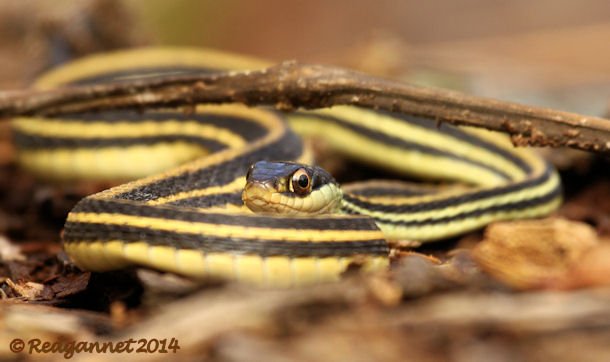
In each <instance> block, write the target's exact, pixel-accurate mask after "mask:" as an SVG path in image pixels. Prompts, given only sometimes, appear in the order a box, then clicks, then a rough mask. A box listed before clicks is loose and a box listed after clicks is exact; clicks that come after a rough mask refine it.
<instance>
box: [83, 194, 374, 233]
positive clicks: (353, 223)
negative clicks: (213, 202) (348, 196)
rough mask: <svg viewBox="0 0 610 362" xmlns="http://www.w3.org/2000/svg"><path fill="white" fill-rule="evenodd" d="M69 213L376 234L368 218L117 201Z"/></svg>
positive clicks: (88, 202) (90, 202) (90, 203)
mask: <svg viewBox="0 0 610 362" xmlns="http://www.w3.org/2000/svg"><path fill="white" fill-rule="evenodd" d="M72 212H83V213H111V214H122V215H133V216H142V217H152V218H161V219H168V220H181V221H191V222H202V223H209V224H219V225H222V224H224V225H235V226H248V227H261V226H262V227H266V228H276V229H315V230H318V229H324V230H379V228H378V227H377V226H376V224H375V222H374V220H373V219H372V218H370V217H368V216H365V217H345V216H343V217H332V216H329V215H324V216H320V217H313V218H309V217H307V218H303V217H281V216H265V215H260V214H252V215H239V214H223V213H211V212H199V211H197V210H192V209H188V208H175V207H170V206H156V205H155V206H152V205H142V204H135V203H130V202H125V201H120V200H100V199H84V200H82V201H80V202H79V203H78V204H77V205H76V206H75V207H74V209H72Z"/></svg>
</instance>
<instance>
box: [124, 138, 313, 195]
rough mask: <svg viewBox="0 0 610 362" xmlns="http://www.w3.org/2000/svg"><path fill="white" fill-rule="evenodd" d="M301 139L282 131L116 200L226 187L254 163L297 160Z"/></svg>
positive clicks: (300, 150)
mask: <svg viewBox="0 0 610 362" xmlns="http://www.w3.org/2000/svg"><path fill="white" fill-rule="evenodd" d="M302 147H303V144H302V142H301V139H300V138H299V137H297V135H296V134H294V133H293V132H292V131H290V130H288V129H286V132H285V133H284V135H283V136H282V137H281V138H280V139H279V140H277V141H275V142H271V143H269V144H267V145H265V146H263V147H261V148H257V149H255V150H252V151H250V152H247V153H244V154H241V155H239V156H237V157H234V158H232V159H230V160H227V161H226V162H223V163H220V164H217V165H213V166H210V167H207V168H205V169H203V170H196V171H193V172H187V173H183V174H180V175H177V176H172V177H168V178H165V179H163V180H159V181H158V182H155V183H153V184H149V185H144V186H141V187H137V188H135V189H133V190H130V191H127V192H125V193H122V194H119V195H117V196H116V198H119V199H127V200H133V201H149V200H154V199H157V198H160V197H165V196H169V195H173V194H175V193H178V192H182V191H187V190H194V189H203V188H208V187H211V186H221V185H226V184H228V183H230V182H232V181H233V180H235V179H236V178H237V177H239V176H245V175H246V172H247V171H248V168H249V167H250V165H252V164H253V163H255V162H257V161H261V160H265V161H284V160H294V159H297V158H298V157H299V156H300V155H301V153H302Z"/></svg>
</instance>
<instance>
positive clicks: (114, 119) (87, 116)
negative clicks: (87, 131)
mask: <svg viewBox="0 0 610 362" xmlns="http://www.w3.org/2000/svg"><path fill="white" fill-rule="evenodd" d="M275 115H276V117H281V118H283V115H281V114H280V113H275ZM54 120H56V121H57V120H59V121H61V120H66V121H80V122H104V123H132V124H137V123H141V122H150V121H153V122H159V123H163V122H164V121H179V122H197V123H199V124H203V125H210V126H214V127H217V128H222V129H227V130H230V131H231V132H233V133H236V134H238V135H239V136H241V137H242V138H243V139H245V140H246V141H252V140H255V139H259V138H261V137H263V136H264V135H266V134H267V129H266V128H265V127H264V126H262V125H260V124H259V123H257V122H256V121H255V120H253V119H249V118H243V117H239V116H229V115H226V116H225V115H218V114H211V113H187V112H165V111H147V112H135V111H105V112H94V113H82V114H67V115H62V116H61V118H56V119H54Z"/></svg>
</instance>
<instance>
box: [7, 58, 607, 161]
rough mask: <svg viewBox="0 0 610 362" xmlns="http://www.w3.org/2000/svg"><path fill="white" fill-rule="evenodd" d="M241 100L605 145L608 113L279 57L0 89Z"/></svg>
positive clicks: (519, 140)
mask: <svg viewBox="0 0 610 362" xmlns="http://www.w3.org/2000/svg"><path fill="white" fill-rule="evenodd" d="M227 102H242V103H245V104H248V105H275V106H276V107H277V108H279V109H282V110H292V109H295V108H299V107H302V108H308V109H313V108H321V107H328V106H332V105H339V104H343V105H345V104H347V105H357V106H362V107H368V108H373V109H383V110H388V111H395V112H401V113H405V114H412V115H417V116H424V117H429V118H432V119H435V120H437V121H443V122H449V123H452V124H458V125H470V126H475V127H483V128H488V129H491V130H496V131H501V132H505V133H508V134H510V135H511V136H512V138H513V142H515V143H516V144H518V145H533V146H553V147H557V146H569V147H573V148H578V149H582V150H588V151H597V152H609V151H610V121H609V120H606V119H602V118H596V117H589V116H583V115H579V114H574V113H567V112H561V111H556V110H552V109H546V108H540V107H531V106H525V105H521V104H517V103H510V102H504V101H498V100H492V99H486V98H480V97H474V96H469V95H465V94H462V93H458V92H453V91H448V90H441V89H433V88H425V87H415V86H411V85H407V84H404V83H398V82H393V81H389V80H384V79H380V78H376V77H372V76H369V75H366V74H362V73H358V72H354V71H350V70H346V69H341V68H335V67H329V66H320V65H302V64H298V63H295V62H284V63H281V64H279V65H277V66H274V67H270V68H267V69H263V70H259V71H244V72H226V73H216V74H208V75H200V76H171V77H160V78H155V79H146V80H134V81H125V82H119V83H108V84H101V85H92V86H81V87H70V88H63V89H57V90H50V91H23V92H7V93H4V94H0V117H10V116H19V115H47V116H53V115H60V114H65V113H73V112H84V111H99V110H110V109H119V108H136V109H148V108H151V107H170V106H171V107H174V106H188V105H193V104H196V103H227Z"/></svg>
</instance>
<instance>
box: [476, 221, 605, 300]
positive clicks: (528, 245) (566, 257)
mask: <svg viewBox="0 0 610 362" xmlns="http://www.w3.org/2000/svg"><path fill="white" fill-rule="evenodd" d="M597 242H598V241H597V235H596V233H595V231H594V230H593V228H591V227H590V226H589V225H587V224H584V223H580V222H572V221H568V220H565V219H558V218H557V219H545V220H524V221H513V222H502V223H496V224H493V225H490V226H489V227H488V228H487V230H486V232H485V239H484V240H483V242H482V243H481V244H479V245H478V246H477V247H476V248H475V249H474V250H473V256H474V259H475V261H476V262H477V263H478V264H479V266H480V267H481V268H482V269H483V270H484V271H485V272H487V273H488V274H490V275H491V276H492V277H494V278H495V279H497V280H499V281H501V282H503V283H505V284H507V285H509V286H511V287H513V288H516V289H538V288H548V287H551V284H553V281H554V280H557V279H560V278H563V277H564V276H565V275H566V274H567V273H568V272H569V270H570V268H572V267H573V265H575V263H577V262H579V260H580V259H581V258H582V257H583V255H584V254H585V253H586V252H587V251H588V250H589V249H591V248H593V247H594V246H595V245H596V244H597Z"/></svg>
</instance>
